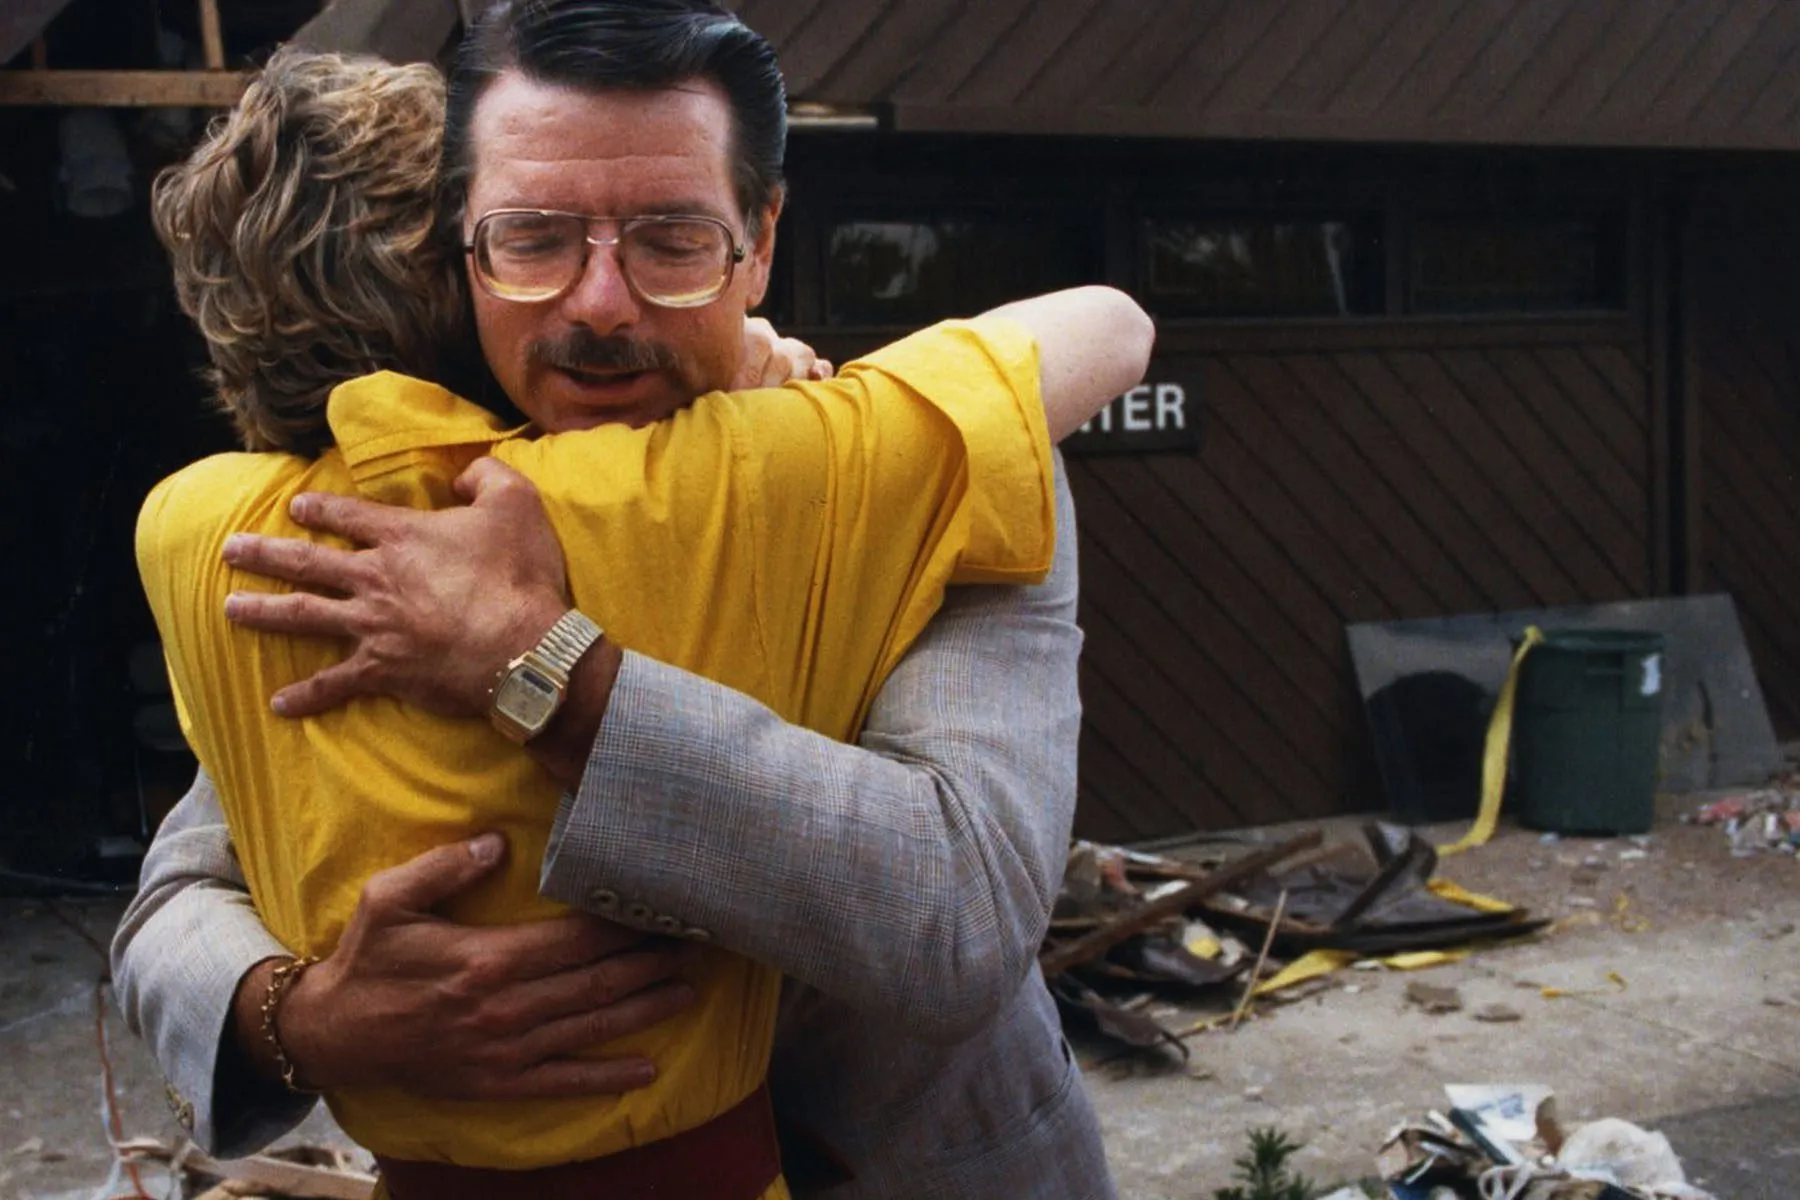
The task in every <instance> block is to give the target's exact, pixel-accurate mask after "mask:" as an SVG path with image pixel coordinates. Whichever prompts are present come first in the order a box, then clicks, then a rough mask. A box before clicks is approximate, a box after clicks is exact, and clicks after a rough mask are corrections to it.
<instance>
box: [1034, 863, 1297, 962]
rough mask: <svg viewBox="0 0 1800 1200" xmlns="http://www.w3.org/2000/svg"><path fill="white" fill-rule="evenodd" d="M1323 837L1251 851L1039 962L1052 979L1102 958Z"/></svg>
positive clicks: (1048, 953)
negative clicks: (1126, 941)
mask: <svg viewBox="0 0 1800 1200" xmlns="http://www.w3.org/2000/svg"><path fill="white" fill-rule="evenodd" d="M1323 839H1324V834H1322V833H1320V832H1319V831H1317V830H1314V831H1312V832H1311V833H1303V834H1300V835H1299V836H1298V837H1293V838H1289V839H1288V840H1287V841H1285V842H1282V843H1281V844H1279V845H1276V846H1270V847H1269V848H1268V849H1266V850H1258V851H1256V852H1255V853H1254V854H1247V855H1245V856H1244V857H1243V858H1240V859H1238V860H1237V861H1236V862H1230V863H1226V864H1225V865H1224V866H1222V867H1220V868H1219V869H1218V870H1217V871H1214V872H1213V873H1212V874H1211V875H1209V876H1207V877H1206V878H1205V879H1201V880H1196V881H1195V882H1193V883H1190V884H1188V885H1187V886H1186V887H1184V888H1182V889H1181V890H1180V891H1177V892H1171V893H1169V894H1168V895H1167V896H1164V897H1162V898H1161V899H1160V900H1153V901H1151V902H1150V903H1149V904H1146V905H1144V906H1143V907H1142V908H1139V909H1136V910H1134V911H1132V912H1128V913H1122V914H1120V915H1119V916H1117V917H1115V918H1113V919H1112V920H1110V921H1108V922H1107V923H1106V924H1104V925H1102V926H1101V927H1100V928H1099V929H1096V930H1094V931H1093V932H1092V933H1087V934H1083V935H1082V936H1081V937H1078V938H1076V939H1074V940H1073V941H1071V942H1066V943H1064V944H1063V945H1060V946H1056V947H1054V948H1052V949H1050V950H1046V951H1044V953H1042V954H1040V955H1039V956H1038V966H1039V967H1040V968H1042V970H1043V972H1044V978H1046V979H1049V978H1051V977H1053V976H1056V975H1060V974H1061V973H1062V972H1064V971H1067V970H1068V969H1069V968H1070V967H1078V966H1080V965H1081V964H1082V963H1084V962H1087V961H1089V960H1091V959H1095V958H1099V957H1100V956H1101V955H1102V954H1105V953H1106V952H1107V951H1108V950H1111V949H1112V948H1113V947H1114V946H1116V945H1118V944H1119V943H1120V942H1123V941H1125V940H1126V939H1128V938H1133V937H1136V936H1137V935H1138V934H1140V933H1142V932H1144V930H1146V929H1148V928H1149V927H1150V926H1152V925H1154V924H1156V923H1157V922H1158V921H1160V920H1163V919H1164V918H1165V917H1172V916H1176V915H1178V914H1180V913H1184V912H1186V911H1187V910H1188V909H1190V908H1193V907H1195V906H1196V905H1198V904H1199V903H1200V902H1201V901H1202V900H1204V899H1206V898H1207V897H1208V896H1211V895H1214V894H1215V893H1217V892H1221V891H1223V890H1224V889H1226V888H1228V887H1230V886H1232V885H1233V884H1235V883H1239V882H1241V881H1243V880H1245V879H1249V878H1251V877H1252V876H1255V875H1257V874H1259V873H1261V872H1263V871H1266V870H1268V869H1269V868H1270V867H1272V866H1274V865H1275V864H1276V863H1278V862H1280V861H1282V860H1283V859H1285V858H1288V857H1289V856H1291V855H1294V854H1298V853H1299V852H1300V851H1302V850H1310V849H1311V848H1312V847H1314V846H1316V845H1318V844H1319V843H1320V842H1321V841H1322V840H1323Z"/></svg>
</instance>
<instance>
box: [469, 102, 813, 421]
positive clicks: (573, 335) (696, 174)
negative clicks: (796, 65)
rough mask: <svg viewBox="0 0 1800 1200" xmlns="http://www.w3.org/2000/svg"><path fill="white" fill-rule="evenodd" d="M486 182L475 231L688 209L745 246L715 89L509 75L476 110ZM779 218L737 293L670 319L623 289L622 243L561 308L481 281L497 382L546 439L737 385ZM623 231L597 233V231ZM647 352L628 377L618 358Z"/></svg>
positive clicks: (771, 219) (753, 249)
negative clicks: (748, 315)
mask: <svg viewBox="0 0 1800 1200" xmlns="http://www.w3.org/2000/svg"><path fill="white" fill-rule="evenodd" d="M471 149H472V153H473V155H474V164H473V166H474V171H473V173H472V175H471V178H470V180H469V185H468V204H467V215H466V216H465V218H464V226H463V236H464V237H465V238H467V237H468V236H469V235H470V233H471V232H472V231H473V229H474V226H475V222H476V221H478V220H479V219H480V218H481V216H482V214H484V213H486V212H489V211H491V210H493V209H497V208H533V209H554V210H559V211H564V212H575V213H582V214H584V215H589V216H598V217H636V216H651V215H657V214H670V213H684V214H690V215H697V216H709V217H717V218H719V219H720V220H722V221H724V222H725V224H726V225H728V226H729V227H730V228H731V230H732V235H733V239H734V240H735V241H737V242H743V241H744V239H745V236H746V235H745V229H744V218H743V214H742V213H741V212H739V211H738V207H737V202H736V198H735V193H734V192H733V189H732V185H731V109H730V106H729V104H728V102H727V101H726V99H725V94H724V92H723V91H721V90H720V89H719V88H718V86H717V85H716V84H713V83H711V82H709V81H700V80H696V81H693V82H690V83H685V84H682V85H680V86H678V87H672V88H665V89H661V90H656V91H645V92H639V91H628V90H611V91H604V92H598V93H594V92H583V91H577V90H574V89H571V88H564V87H557V86H554V85H551V84H545V83H539V82H536V81H534V80H532V79H529V78H527V77H525V76H523V75H521V74H520V73H518V72H516V71H508V72H506V73H504V74H502V75H501V76H500V78H499V79H497V80H496V81H495V82H494V83H493V84H492V85H491V86H490V87H489V88H488V90H487V93H486V94H485V95H484V96H483V97H482V98H481V101H480V103H479V104H477V105H476V108H475V114H474V121H473V126H472V129H471ZM776 215H777V213H776V212H775V211H770V212H769V213H767V214H766V216H765V219H764V220H763V222H762V234H761V236H760V237H759V238H758V239H757V241H756V243H755V244H753V245H752V246H750V252H749V256H748V257H747V258H746V259H745V260H744V261H743V262H741V263H739V264H738V265H737V267H736V269H735V270H734V272H733V273H732V277H731V283H730V285H729V286H728V287H727V288H726V289H725V293H724V295H722V296H720V297H719V298H718V299H717V300H715V301H713V302H712V303H711V304H708V305H705V306H704V307H701V308H683V309H674V308H659V307H657V306H655V305H652V304H647V303H645V302H644V301H643V300H641V299H639V298H638V297H637V296H636V295H635V294H634V293H633V292H632V290H631V288H630V286H629V285H628V284H627V283H626V282H625V276H624V275H623V274H622V273H621V271H620V266H619V257H618V254H617V251H616V249H615V248H614V247H612V246H594V247H591V249H590V251H589V254H588V262H587V267H586V269H585V270H584V271H583V272H582V275H581V277H580V279H578V280H577V281H576V282H575V283H574V284H573V285H572V286H571V287H570V288H569V289H568V290H567V291H565V292H564V293H563V294H562V295H560V296H558V297H556V298H555V299H552V300H544V301H536V302H528V303H521V302H518V301H514V300H501V299H498V298H496V297H494V296H490V295H489V294H487V292H485V291H483V290H482V288H481V286H480V285H479V284H478V283H477V282H475V281H474V279H473V278H471V280H470V289H471V291H472V293H473V295H474V297H475V323H476V327H477V329H478V330H479V332H480V335H481V348H482V352H483V353H484V354H486V356H487V360H488V365H489V367H490V368H492V370H493V372H494V376H495V378H496V379H497V380H498V381H499V383H500V386H501V387H503V388H505V389H506V393H507V395H509V396H511V397H512V399H513V402H514V403H515V404H517V405H518V406H519V408H520V410H521V411H523V412H524V413H525V414H526V416H528V417H530V418H531V419H532V421H533V422H535V423H536V424H537V426H538V427H539V428H540V429H543V430H545V431H547V432H557V431H562V430H569V429H586V428H589V427H591V426H594V425H600V424H605V423H607V422H611V421H622V422H625V423H626V424H629V425H644V424H648V423H649V422H651V421H656V420H659V419H661V418H663V417H666V416H668V415H669V414H670V413H672V412H674V411H675V410H677V409H679V408H681V407H683V406H685V405H687V404H689V403H691V402H692V401H693V399H694V398H695V397H696V396H698V395H701V394H702V393H704V392H709V391H713V390H716V389H722V388H726V387H729V386H730V384H731V380H732V377H733V375H734V374H735V373H736V371H737V367H738V364H739V362H740V360H741V359H742V357H743V325H744V314H745V312H746V311H748V310H749V309H750V308H751V307H753V306H754V305H756V304H757V303H758V302H760V301H761V300H762V296H763V291H764V289H765V288H767V286H768V280H769V261H770V257H771V255H772V253H773V251H774V245H775V217H776ZM613 232H614V231H613V230H609V229H607V228H606V227H604V226H601V227H596V235H597V236H611V234H612V233H613ZM628 345H630V346H635V347H636V348H637V349H638V350H639V351H643V352H647V356H646V355H644V354H640V355H639V356H638V357H637V358H636V361H640V362H642V361H652V362H658V363H660V364H661V365H659V366H655V367H652V368H650V369H648V370H637V371H632V370H625V369H622V368H621V367H619V366H616V365H610V364H612V363H617V362H629V361H633V360H632V359H631V358H630V357H627V356H623V355H620V354H618V353H617V352H618V351H620V350H622V349H623V348H624V347H626V346H628Z"/></svg>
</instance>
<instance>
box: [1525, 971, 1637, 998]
mask: <svg viewBox="0 0 1800 1200" xmlns="http://www.w3.org/2000/svg"><path fill="white" fill-rule="evenodd" d="M1606 979H1607V982H1608V983H1610V984H1612V986H1611V987H1609V988H1559V987H1547V988H1543V989H1541V991H1542V995H1543V997H1544V999H1546V1000H1561V999H1563V998H1564V997H1566V996H1616V995H1618V994H1619V993H1620V992H1622V991H1624V990H1625V977H1624V976H1622V975H1620V974H1619V973H1618V972H1617V971H1608V972H1607V973H1606Z"/></svg>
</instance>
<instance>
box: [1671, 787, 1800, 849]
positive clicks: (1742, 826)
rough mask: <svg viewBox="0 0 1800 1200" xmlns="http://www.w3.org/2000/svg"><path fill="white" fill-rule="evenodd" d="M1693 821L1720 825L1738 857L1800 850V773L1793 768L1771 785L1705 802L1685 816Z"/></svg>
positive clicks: (1697, 823) (1685, 818)
mask: <svg viewBox="0 0 1800 1200" xmlns="http://www.w3.org/2000/svg"><path fill="white" fill-rule="evenodd" d="M1682 820H1683V821H1685V822H1687V823H1688V824H1691V825H1716V826H1718V827H1719V828H1720V829H1721V830H1723V831H1724V834H1725V836H1726V838H1727V839H1728V840H1729V841H1730V843H1731V853H1732V855H1733V856H1734V857H1737V858H1748V857H1749V856H1751V855H1753V854H1762V853H1766V852H1769V851H1777V852H1780V853H1783V854H1793V853H1795V852H1796V851H1797V850H1800V773H1797V772H1790V773H1788V774H1787V775H1784V776H1782V777H1781V778H1779V779H1777V780H1775V781H1774V782H1773V783H1772V784H1771V785H1770V786H1768V787H1765V788H1758V789H1757V790H1755V791H1751V792H1744V793H1741V794H1739V795H1736V796H1726V797H1724V798H1723V799H1719V800H1713V801H1711V802H1709V803H1707V804H1703V805H1701V806H1700V807H1699V808H1698V809H1696V810H1695V811H1694V812H1693V813H1691V814H1689V815H1687V816H1684V817H1682Z"/></svg>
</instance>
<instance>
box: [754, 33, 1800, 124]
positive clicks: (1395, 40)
mask: <svg viewBox="0 0 1800 1200" xmlns="http://www.w3.org/2000/svg"><path fill="white" fill-rule="evenodd" d="M1796 10H1800V5H1796V4H1794V3H1792V2H1791V0H1358V3H1355V4H1345V3H1343V2H1342V0H1266V2H1261V3H1255V4H1251V3H1241V2H1234V0H1040V2H1039V3H1027V2H1026V0H986V2H984V3H982V4H963V5H951V4H947V3H944V2H943V0H905V2H904V3H902V0H833V2H832V3H819V0H743V3H742V12H743V14H744V16H745V18H746V19H747V20H748V21H749V22H750V23H751V24H752V25H753V26H756V27H758V28H760V29H762V30H763V31H764V32H765V33H767V34H768V36H769V37H770V39H771V41H772V42H773V43H774V44H775V46H776V49H777V50H778V51H779V52H780V53H781V55H782V58H783V62H784V63H785V65H786V67H787V71H788V77H789V83H790V86H791V88H792V90H793V93H794V96H795V98H796V99H797V100H809V101H821V102H826V103H836V104H846V105H872V106H878V107H883V108H886V109H887V110H888V111H889V112H891V114H892V117H893V120H894V123H895V125H896V127H897V128H900V129H903V130H921V131H924V130H936V131H943V132H955V131H968V132H977V131H980V132H1034V133H1061V134H1147V135H1153V136H1177V137H1207V138H1233V139H1245V138H1247V139H1268V138H1274V139H1287V140H1343V141H1373V142H1414V143H1418V142H1428V143H1477V144H1493V143H1513V144H1525V145H1585V146H1611V145H1630V146H1678V147H1694V148H1706V149H1720V148H1744V149H1752V148H1760V149H1776V148H1781V149H1794V148H1800V112H1796V111H1795V109H1796V104H1795V99H1796V96H1797V93H1796V88H1800V82H1796V77H1797V76H1800V72H1796V71H1794V70H1793V69H1791V68H1792V66H1793V63H1794V61H1795V58H1794V52H1795V49H1796V47H1800V15H1797V13H1796Z"/></svg>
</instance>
